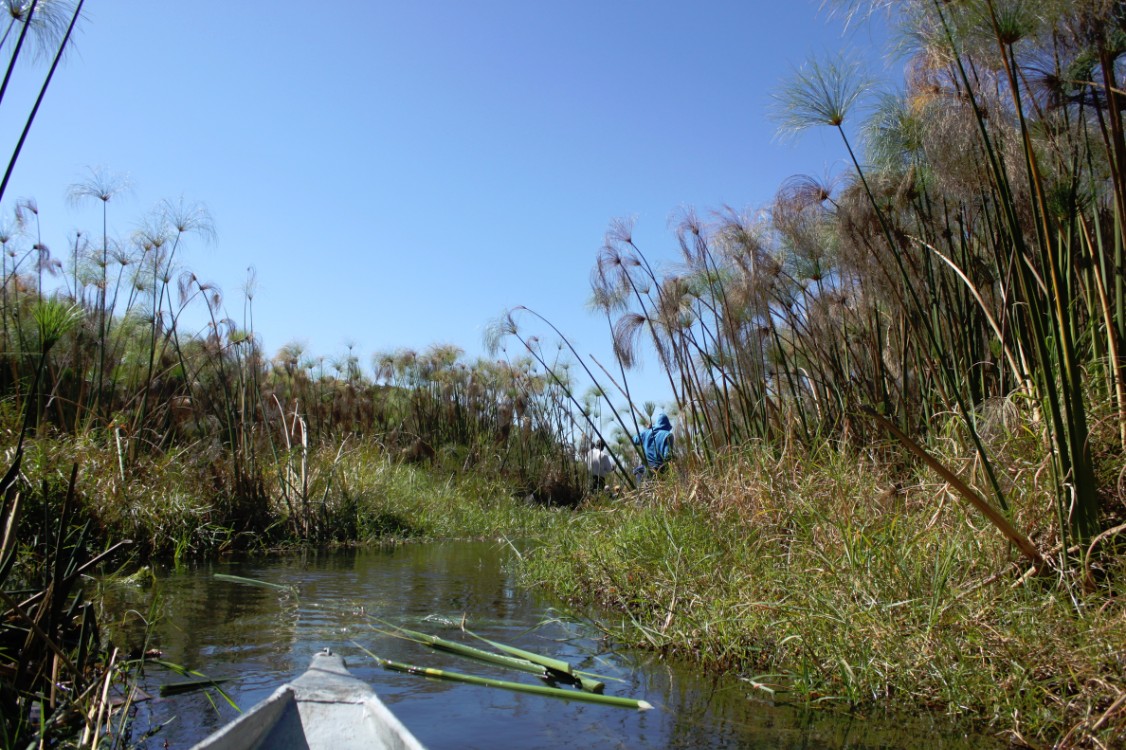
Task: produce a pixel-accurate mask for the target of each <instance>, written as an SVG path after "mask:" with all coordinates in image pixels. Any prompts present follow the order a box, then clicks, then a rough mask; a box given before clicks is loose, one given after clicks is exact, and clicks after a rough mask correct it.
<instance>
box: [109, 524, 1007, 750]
mask: <svg viewBox="0 0 1126 750" xmlns="http://www.w3.org/2000/svg"><path fill="white" fill-rule="evenodd" d="M507 554H510V552H508V551H506V549H505V548H503V547H501V546H500V545H497V544H492V543H460V542H459V543H443V544H426V545H422V544H418V545H406V546H399V547H394V548H386V549H382V550H380V549H376V550H364V551H346V552H333V553H319V554H305V555H302V556H296V557H284V558H275V559H271V560H268V561H255V562H249V563H229V564H214V565H210V566H206V567H200V568H195V569H189V570H182V571H178V572H167V571H165V572H158V573H157V582H156V584H155V585H146V586H128V585H112V586H108V587H107V588H106V590H105V592H104V594H105V599H104V606H105V607H106V608H107V610H108V611H107V615H109V616H111V617H112V618H113V619H114V622H115V623H116V624H115V625H114V626H113V627H112V629H111V630H112V637H113V638H114V640H115V641H117V642H118V644H119V645H121V646H125V647H127V648H138V647H140V646H141V645H142V644H143V642H144V640H143V639H144V624H143V623H144V622H145V621H149V620H151V621H152V628H151V635H150V640H149V643H148V645H149V647H150V648H158V649H160V651H162V652H163V658H164V659H166V660H168V661H170V662H174V663H176V664H181V665H184V666H186V667H189V668H191V669H194V670H198V671H199V672H201V673H203V674H205V675H207V676H208V677H212V678H230V681H229V682H227V683H225V684H224V688H225V690H226V692H227V694H228V695H229V696H230V698H231V699H232V700H233V701H234V702H235V703H236V704H237V705H238V706H240V707H242V708H244V709H246V708H249V707H251V706H253V705H254V704H255V703H257V702H258V701H260V700H262V699H263V698H265V697H267V696H268V695H269V694H270V693H272V692H273V691H274V689H275V688H276V687H277V686H278V685H279V684H281V683H283V682H286V681H288V680H290V679H292V678H294V677H296V676H298V675H299V674H300V673H301V672H303V671H304V670H305V668H306V667H307V666H308V663H309V659H310V658H311V657H312V655H313V654H314V653H316V652H317V651H319V650H320V649H322V648H325V647H329V648H331V649H332V650H333V651H335V652H337V653H340V654H342V655H343V656H344V658H345V660H346V661H347V663H348V666H349V668H350V669H351V671H352V673H353V674H354V675H356V676H357V677H358V678H360V679H362V680H364V681H365V682H367V683H369V684H370V685H372V686H373V687H374V689H375V691H376V692H377V693H378V694H379V696H380V698H381V699H382V700H383V701H384V702H385V703H386V704H387V705H388V706H389V707H390V708H391V710H392V711H393V712H394V713H395V714H396V715H398V716H399V717H400V719H402V721H403V723H404V724H406V726H407V727H408V728H409V729H410V730H411V731H412V732H414V734H415V735H416V736H417V737H418V738H419V739H420V740H421V741H422V743H423V744H424V745H426V746H427V747H429V748H431V750H441V749H442V748H490V749H493V750H499V749H502V748H545V747H561V746H571V747H574V746H582V747H605V748H631V749H632V748H783V749H787V748H794V749H796V748H807V749H810V750H812V749H814V748H855V749H857V750H859V749H861V748H873V749H874V748H886V749H893V748H915V747H920V746H926V747H933V748H940V749H942V750H955V749H957V750H961V749H962V748H980V747H988V746H990V745H991V744H992V743H989V742H988V741H987V740H986V739H985V738H980V737H979V738H965V737H960V736H957V735H954V734H952V733H950V732H948V731H942V730H940V729H939V728H937V727H936V726H934V725H929V724H920V723H903V722H887V721H883V722H877V721H874V720H867V721H865V720H860V719H855V718H849V717H842V716H839V715H835V714H831V713H827V712H813V713H811V712H803V711H798V710H796V709H793V708H788V707H779V706H773V705H769V704H767V703H764V702H762V701H761V700H760V699H759V697H757V696H755V695H753V694H752V691H750V690H749V689H748V686H747V685H746V683H744V682H741V681H739V680H737V679H734V678H730V679H723V680H718V681H717V680H712V679H709V678H703V677H700V676H699V675H697V674H696V673H695V672H694V671H693V670H692V669H691V668H689V667H686V666H684V665H678V664H673V663H667V662H665V661H662V660H659V659H656V658H654V657H653V656H651V655H648V654H644V653H638V652H631V651H627V650H623V649H620V648H616V647H615V646H614V645H613V644H612V643H609V642H608V641H606V640H605V639H604V638H602V637H601V635H600V633H599V632H598V630H597V628H596V627H594V626H593V625H591V624H590V623H589V622H580V621H576V620H573V619H570V618H564V617H563V616H562V615H561V613H560V611H559V610H557V609H555V608H553V603H552V602H551V601H549V600H548V599H546V598H545V597H543V596H540V595H538V594H537V592H535V591H525V590H521V589H520V588H518V587H517V586H516V585H515V583H514V582H513V577H512V575H511V574H510V573H508V572H507V571H506V570H505V560H506V555H507ZM215 573H226V574H231V575H238V576H245V577H248V578H254V579H258V580H263V581H270V582H273V583H280V584H286V585H289V586H293V587H295V593H285V592H279V591H275V590H270V589H264V588H260V587H252V586H247V585H242V584H237V583H229V582H225V581H222V580H216V579H215V578H214V577H213V575H214V574H215ZM463 615H464V616H465V618H466V624H467V627H469V628H470V629H472V630H473V631H474V632H477V633H478V634H480V635H482V636H484V637H486V638H490V639H492V640H498V641H501V642H504V643H507V644H509V645H513V646H517V647H520V648H523V649H526V650H529V651H536V652H539V653H542V654H545V655H549V656H554V657H557V658H561V659H566V660H568V661H570V662H572V663H573V664H575V665H577V666H579V667H580V668H582V669H585V670H588V671H591V672H596V673H598V674H599V675H603V676H605V677H606V678H607V679H606V680H605V681H606V692H607V693H608V694H613V695H623V696H629V697H633V698H643V699H645V700H647V701H648V702H649V703H651V704H653V705H654V706H655V709H654V710H652V711H645V712H638V711H634V710H631V709H623V708H611V707H603V706H597V705H593V704H587V703H580V702H575V701H561V700H554V699H551V698H545V697H542V696H536V695H526V694H519V693H511V692H508V691H504V690H498V689H494V688H487V687H480V686H475V685H465V684H459V683H452V682H444V681H438V680H433V679H429V678H423V677H419V676H416V675H409V674H400V673H397V672H391V671H387V670H384V669H382V668H380V667H378V666H376V665H375V664H373V662H372V660H371V659H370V657H368V656H367V655H366V654H365V653H364V651H363V650H362V648H361V646H362V647H363V648H366V649H368V650H370V651H372V652H374V653H376V654H378V655H380V656H382V657H385V658H389V659H393V660H395V661H403V662H408V663H411V664H417V665H421V666H430V667H437V668H440V669H447V670H452V671H459V672H464V673H468V674H475V675H482V676H487V677H495V678H498V679H508V680H515V681H530V682H535V678H534V677H531V676H530V675H524V674H520V673H512V672H510V671H507V670H503V669H499V668H493V667H490V666H489V665H485V664H479V663H477V662H473V661H467V660H465V659H461V658H459V657H456V656H452V655H448V654H444V653H442V652H436V651H432V650H430V649H427V648H425V647H423V646H420V645H418V644H414V643H411V642H408V641H403V640H400V639H396V638H393V637H390V636H387V635H384V634H382V633H380V632H378V630H377V629H376V628H378V627H379V625H378V623H377V622H375V620H374V619H373V618H381V619H384V620H387V621H390V622H394V623H397V624H400V625H402V626H404V627H409V628H412V629H416V630H423V631H426V632H429V633H433V634H435V635H441V636H443V637H447V638H450V639H458V638H460V637H461V636H460V635H459V631H458V629H457V627H456V624H451V623H456V622H457V621H459V620H460V618H461V617H462V616H463ZM183 679H184V678H183V677H181V676H179V675H176V674H174V673H171V672H169V671H167V670H164V669H160V668H158V667H152V666H150V667H149V668H148V670H147V672H146V674H145V676H144V680H143V682H142V687H143V688H144V689H145V690H146V691H147V692H149V693H151V694H152V695H153V696H159V689H160V685H161V684H163V683H167V682H177V681H180V680H183ZM236 715H237V714H236V711H235V710H234V708H232V707H231V706H230V705H228V704H227V702H226V701H225V700H224V699H223V698H222V697H221V696H219V695H217V694H216V693H215V692H214V691H208V692H197V693H192V694H185V695H180V696H174V697H170V698H159V697H154V699H153V700H150V701H146V702H143V703H141V704H139V705H138V707H137V714H136V722H135V727H136V728H135V733H134V738H133V739H134V742H135V743H136V744H137V745H138V746H139V747H142V748H153V749H154V750H155V749H156V748H189V747H191V745H192V744H194V743H195V742H196V741H198V740H199V739H201V738H202V737H204V736H206V735H207V734H209V733H211V732H213V731H214V730H215V729H217V728H219V727H220V726H222V725H223V724H225V723H227V722H229V721H230V720H231V719H232V718H234V717H235V716H236ZM158 727H159V729H158V730H157V731H155V733H154V734H152V736H151V737H148V738H144V737H143V736H142V735H143V733H144V732H145V731H146V730H154V729H156V728H158Z"/></svg>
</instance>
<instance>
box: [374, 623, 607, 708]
mask: <svg viewBox="0 0 1126 750" xmlns="http://www.w3.org/2000/svg"><path fill="white" fill-rule="evenodd" d="M380 622H382V621H380ZM386 624H387V625H389V626H390V627H392V628H394V629H395V630H394V631H386V630H378V629H377V631H378V632H381V633H387V634H388V635H394V636H396V637H402V638H406V639H407V640H411V641H414V642H415V643H420V644H422V645H423V646H429V647H430V648H434V649H438V650H440V651H445V652H447V653H451V654H456V655H458V656H464V657H466V658H469V659H476V660H478V661H483V662H487V663H489V664H496V665H498V666H502V667H509V668H510V669H516V670H519V671H521V672H528V673H530V674H534V675H536V676H537V677H541V678H543V679H546V680H558V681H561V682H566V683H567V684H569V685H576V686H578V687H580V688H581V689H583V690H586V691H588V692H591V693H601V692H602V691H603V690H604V689H605V688H606V685H605V684H604V683H603V682H601V681H599V680H596V679H590V678H588V677H583V676H582V675H580V674H579V673H578V672H577V671H575V670H574V669H573V668H572V667H571V665H570V664H568V663H567V662H564V661H560V660H558V659H549V658H548V657H543V656H539V655H538V654H534V653H531V652H529V651H522V650H520V649H518V648H513V647H511V646H505V645H504V644H501V643H496V642H494V641H490V640H487V639H485V638H482V637H481V636H479V635H476V634H474V633H471V632H470V631H468V630H465V632H466V633H469V635H472V636H473V637H474V638H477V639H479V640H482V641H485V642H486V643H488V644H490V645H492V646H493V647H494V648H497V649H500V650H501V651H507V652H508V653H509V654H512V655H510V656H506V655H504V654H497V653H493V652H491V651H485V650H483V649H479V648H475V647H473V646H467V645H466V644H464V643H458V642H457V641H451V640H447V639H445V638H440V637H438V636H436V635H429V634H427V633H420V632H418V631H417V630H409V629H407V628H402V627H399V626H397V625H392V624H391V623H386ZM463 630H464V629H463ZM520 654H526V655H527V656H521V655H520ZM528 657H532V658H528ZM548 662H550V664H548ZM558 666H562V667H566V669H565V670H564V669H559V668H556V667H558Z"/></svg>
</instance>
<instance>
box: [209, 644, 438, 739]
mask: <svg viewBox="0 0 1126 750" xmlns="http://www.w3.org/2000/svg"><path fill="white" fill-rule="evenodd" d="M256 748H262V749H263V750H265V749H266V748H269V749H270V750H275V749H276V750H291V749H292V750H351V748H365V750H379V748H386V749H387V750H423V748H422V744H421V743H420V742H419V741H418V740H417V739H416V738H415V736H414V735H413V734H411V733H410V731H409V730H408V729H407V728H406V727H404V726H403V724H402V722H400V721H399V719H398V718H396V716H395V715H394V714H393V713H391V711H390V710H389V709H388V708H387V706H385V705H383V701H381V700H379V697H378V696H376V694H375V691H373V690H372V689H371V688H370V687H369V686H368V685H367V684H366V683H364V682H361V681H360V680H357V679H356V678H355V677H353V676H352V674H351V673H350V672H349V671H348V669H347V667H345V665H344V659H343V658H341V657H340V656H339V655H337V654H333V653H331V652H329V651H328V649H325V651H323V652H321V653H319V654H317V655H316V656H314V657H313V662H312V664H310V665H309V669H308V671H306V672H305V674H303V675H301V676H300V677H299V678H297V679H296V680H294V681H293V682H291V683H289V684H288V685H283V686H281V687H280V688H278V689H277V690H276V691H275V692H274V694H273V695H271V696H270V697H269V698H267V699H266V700H264V701H262V702H261V703H259V704H258V705H256V706H254V708H252V709H250V710H249V711H247V712H246V713H245V714H243V715H242V716H240V717H239V718H238V719H236V720H235V721H233V722H231V723H230V724H228V725H227V726H225V727H223V728H222V729H220V730H219V731H218V732H216V733H215V734H213V735H211V736H210V737H208V738H207V739H205V740H203V741H202V742H200V743H199V744H197V745H196V746H195V747H194V748H193V750H255V749H256Z"/></svg>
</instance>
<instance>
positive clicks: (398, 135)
mask: <svg viewBox="0 0 1126 750" xmlns="http://www.w3.org/2000/svg"><path fill="white" fill-rule="evenodd" d="M85 16H86V18H85V20H84V22H83V23H82V26H81V29H80V32H79V35H78V38H77V47H76V49H75V50H74V51H73V53H72V54H71V55H70V56H69V57H68V58H67V60H66V62H65V64H64V66H63V67H62V68H60V70H59V72H58V73H57V74H56V78H55V81H54V83H53V84H52V87H51V89H50V91H49V92H48V95H47V99H46V101H45V103H44V105H43V107H42V108H41V110H40V112H39V115H38V118H37V120H36V123H35V126H34V128H33V130H32V132H31V135H30V138H29V140H28V143H27V145H26V146H25V148H24V151H23V154H22V156H21V158H20V161H19V164H18V166H17V168H16V170H15V172H14V174H13V177H12V182H11V183H10V185H9V187H8V190H7V194H6V196H5V200H4V204H3V206H0V211H2V212H3V214H4V216H5V217H7V216H9V215H10V210H11V208H12V207H13V206H14V205H15V201H16V200H17V199H19V198H27V197H34V198H35V199H36V201H37V202H38V204H39V208H40V217H41V221H42V223H43V238H44V242H45V243H46V244H47V245H48V247H50V248H51V249H52V251H53V252H54V254H55V255H56V256H58V257H61V258H64V259H65V258H66V256H67V253H66V247H67V245H68V243H69V239H68V237H69V236H70V235H72V234H73V232H74V230H75V229H82V230H84V231H86V232H90V233H94V234H100V230H101V213H100V205H95V203H94V202H88V203H85V204H82V205H78V206H74V205H71V204H69V203H68V202H67V201H66V194H67V190H68V187H69V186H70V185H71V184H73V183H75V182H79V181H81V180H83V179H84V178H85V177H86V176H87V175H88V170H89V169H90V168H92V167H101V168H104V169H106V170H108V171H109V172H113V173H121V174H125V175H127V176H128V178H129V181H130V182H131V184H132V186H133V187H132V189H131V191H130V192H128V193H126V194H123V195H121V196H118V197H115V198H114V199H113V200H112V201H111V202H110V204H109V225H110V233H111V235H113V236H116V237H118V238H120V239H121V240H125V239H127V238H128V236H129V235H130V233H131V232H132V231H133V230H134V229H135V228H136V227H137V226H138V224H139V223H140V222H141V221H142V220H143V218H144V216H145V214H146V213H147V212H148V211H150V210H151V209H152V208H153V207H154V206H155V205H156V204H158V203H159V202H160V201H161V200H163V199H171V200H173V201H177V200H180V199H181V198H182V199H183V200H184V201H186V202H188V203H193V202H197V201H198V202H200V203H202V204H204V205H206V206H207V208H208V210H209V211H210V213H211V215H212V217H213V219H214V224H215V229H216V235H217V236H216V240H215V241H214V242H212V243H210V244H208V243H203V242H200V241H193V242H192V243H191V244H190V245H189V246H188V248H187V250H186V252H185V253H184V254H183V256H182V257H183V260H184V263H185V264H186V265H187V266H188V267H190V268H191V269H192V270H194V271H195V272H196V273H197V275H199V276H200V277H202V278H204V279H207V280H211V281H214V282H215V283H217V284H218V285H219V286H220V287H221V288H222V289H223V291H224V294H225V298H226V306H227V309H228V312H229V314H230V315H231V317H232V318H235V319H236V320H241V315H242V313H241V311H242V291H241V289H242V285H243V280H244V279H245V276H246V271H247V268H248V267H251V266H252V267H254V269H255V270H256V274H257V292H256V295H255V298H254V317H255V329H256V331H257V333H258V334H259V337H260V339H261V341H262V343H263V345H264V347H265V349H266V351H267V352H268V353H271V354H272V353H273V352H275V351H276V350H277V349H278V348H279V347H281V346H282V345H283V344H285V343H287V342H289V341H293V340H296V341H300V342H303V343H304V344H305V345H306V347H307V348H308V349H309V350H310V351H311V352H313V353H316V354H322V355H326V356H329V357H331V356H333V355H335V354H338V353H340V352H342V351H344V349H345V346H346V344H348V343H351V344H353V345H354V346H355V350H356V351H357V352H358V353H359V354H360V357H361V362H362V363H363V364H364V365H365V366H369V362H370V356H371V354H372V353H373V352H377V351H387V350H393V349H396V348H399V347H409V348H414V349H419V350H421V349H425V348H426V347H427V346H428V345H430V344H435V343H451V344H455V345H457V346H460V347H462V348H463V349H465V350H466V351H467V353H468V355H469V356H470V357H474V356H477V355H480V354H484V348H483V344H482V334H483V331H484V329H485V327H486V326H487V325H488V323H489V322H490V321H491V320H493V319H495V318H496V317H497V316H498V315H499V314H500V313H501V312H502V311H503V310H504V309H505V308H509V307H513V306H516V305H528V306H529V307H533V308H535V309H536V310H537V311H539V312H541V313H543V314H544V315H545V316H546V317H548V318H550V319H551V320H552V321H553V322H554V323H556V325H558V326H559V328H560V329H562V330H563V331H564V332H565V333H567V334H568V336H569V337H570V338H572V339H573V340H574V342H575V343H576V345H577V346H578V348H579V350H580V351H581V352H583V353H594V354H595V355H596V356H598V357H599V359H600V360H601V361H603V362H607V361H608V360H609V354H608V352H609V343H610V341H609V333H608V331H606V329H605V324H604V322H603V321H601V320H600V319H599V318H597V317H596V316H593V315H591V314H589V313H588V312H587V311H586V308H585V303H586V300H587V297H588V295H589V273H590V270H591V267H592V266H593V263H594V260H595V256H596V253H597V251H598V249H599V247H600V246H601V244H602V238H603V235H604V233H605V231H606V229H607V228H608V226H609V225H610V223H611V221H612V220H614V219H615V218H618V217H631V218H632V219H633V220H634V221H635V222H636V230H635V234H634V236H635V238H636V240H637V242H638V244H639V245H640V246H641V248H642V249H643V250H644V251H645V252H646V253H647V255H649V257H650V258H651V259H652V260H655V261H658V262H659V263H660V262H669V263H671V262H674V261H675V252H676V243H675V237H674V236H673V234H672V232H671V230H670V229H669V221H670V218H671V217H673V216H675V215H676V214H677V212H678V211H681V210H683V209H686V208H692V209H695V210H696V211H697V212H698V213H700V214H701V215H705V216H706V215H707V214H708V213H709V212H712V211H717V210H721V209H723V208H724V207H725V206H730V207H732V208H734V209H737V210H753V209H756V208H758V207H761V206H764V205H766V204H767V203H768V202H769V201H770V199H771V197H772V196H773V194H774V192H775V190H776V189H777V188H778V186H779V185H780V184H781V182H782V181H783V180H784V179H785V178H787V177H789V176H791V175H794V174H798V173H805V174H812V175H817V176H824V175H826V174H832V173H840V172H841V171H843V170H844V163H843V159H844V157H845V156H846V154H845V153H844V152H843V150H842V148H841V147H840V145H839V142H838V141H836V140H835V139H834V138H833V134H832V133H819V132H812V133H808V134H806V135H803V136H802V138H801V139H800V140H798V141H794V142H780V141H779V140H778V139H777V137H776V136H775V129H776V127H775V123H774V122H773V121H772V120H770V119H769V118H768V116H767V113H768V110H769V108H770V95H771V93H772V92H773V91H774V90H776V89H777V87H778V86H779V84H780V82H781V81H782V80H783V79H784V77H785V76H786V75H787V73H788V71H790V70H791V69H792V68H794V67H795V66H797V65H800V64H801V63H802V62H803V61H804V60H806V59H808V58H809V57H811V56H813V55H817V54H822V53H824V52H826V51H832V50H853V51H856V52H858V53H860V54H863V55H865V56H870V57H872V58H873V60H874V62H875V65H876V67H877V68H878V67H879V66H880V64H881V60H882V58H881V57H880V55H881V54H882V52H883V50H884V48H885V47H886V44H885V41H884V32H883V31H882V30H881V29H878V28H877V29H873V28H872V27H871V26H868V25H854V26H853V27H852V28H850V29H849V30H848V31H847V33H846V31H845V30H844V29H843V25H842V23H841V21H840V19H838V18H831V17H829V16H828V15H827V14H826V13H825V11H824V10H823V9H822V8H821V5H820V2H817V1H812V0H810V1H807V0H792V1H791V2H778V3H775V2H749V1H747V0H742V1H741V2H737V1H724V2H719V1H709V0H702V1H701V2H697V3H683V2H667V1H665V0H646V1H645V2H641V1H639V0H622V1H617V2H613V1H612V2H607V1H605V0H603V1H601V2H594V1H588V0H575V1H573V2H559V3H547V2H527V1H526V0H525V1H523V2H515V0H511V1H510V0H482V1H480V2H468V1H466V0H426V1H422V2H408V1H406V0H400V1H399V2H383V1H380V2H374V1H373V2H360V1H359V0H355V1H353V2H337V3H325V4H318V3H308V2H294V1H291V0H279V1H277V2H270V3H265V2H249V1H241V2H230V1H229V0H224V1H219V0H194V1H193V2H152V0H88V2H87V4H86V10H85ZM44 68H45V65H38V66H31V65H21V66H20V67H19V68H18V69H17V78H16V80H15V81H14V83H13V86H15V88H14V89H13V90H12V91H11V92H10V95H9V96H8V97H6V98H5V100H4V102H3V105H2V108H0V138H3V139H5V140H3V141H2V143H3V144H4V145H5V146H10V144H14V142H15V138H16V136H17V134H18V124H19V123H21V122H22V120H20V118H21V117H22V116H23V115H24V114H25V112H26V109H27V106H28V104H29V101H30V99H29V96H30V92H31V90H32V89H31V86H32V85H37V81H38V80H39V79H40V77H41V73H42V70H43V69H44ZM890 77H892V78H894V76H890ZM8 151H10V148H8ZM8 151H5V153H8ZM658 375H659V373H658V372H657V368H656V363H655V360H654V359H653V358H652V357H649V358H647V359H646V361H645V369H644V371H643V372H642V373H639V374H638V378H639V381H638V382H641V383H643V384H645V383H652V385H651V389H652V390H651V391H650V392H649V393H646V394H644V397H649V398H653V399H660V398H661V389H660V378H659V377H658Z"/></svg>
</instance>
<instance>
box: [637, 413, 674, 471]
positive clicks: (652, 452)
mask: <svg viewBox="0 0 1126 750" xmlns="http://www.w3.org/2000/svg"><path fill="white" fill-rule="evenodd" d="M633 442H634V445H640V446H641V448H642V449H643V450H644V451H645V463H647V464H649V468H651V469H654V470H656V469H659V468H661V467H662V466H664V464H665V462H666V461H668V460H669V458H670V457H671V455H672V422H670V421H669V418H668V416H667V415H665V414H664V413H660V414H658V415H657V418H656V419H654V420H653V426H652V427H650V428H649V429H648V430H645V431H644V432H642V433H641V434H640V435H638V436H637V437H635V438H634V439H633Z"/></svg>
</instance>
